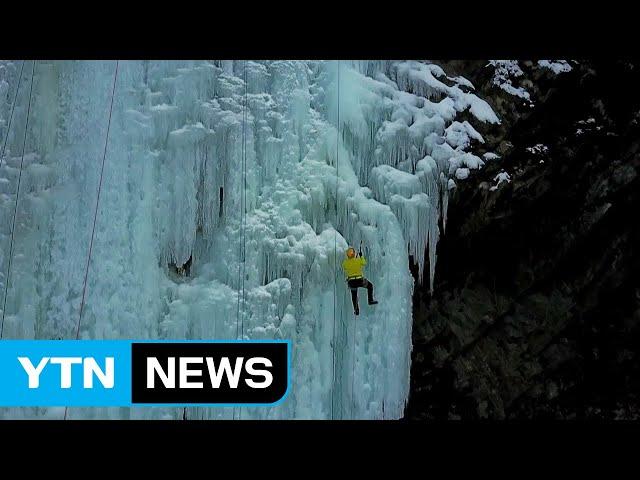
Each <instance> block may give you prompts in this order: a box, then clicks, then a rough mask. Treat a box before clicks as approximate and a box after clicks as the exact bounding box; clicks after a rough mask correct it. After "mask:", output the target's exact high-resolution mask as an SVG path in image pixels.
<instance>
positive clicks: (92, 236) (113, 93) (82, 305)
mask: <svg viewBox="0 0 640 480" xmlns="http://www.w3.org/2000/svg"><path fill="white" fill-rule="evenodd" d="M119 65H120V62H119V60H116V69H115V73H114V74H113V87H112V89H111V102H110V105H109V120H108V122H107V134H106V136H105V140H104V150H103V152H102V166H101V168H100V180H99V182H98V195H97V198H96V208H95V211H94V214H93V227H92V229H91V240H90V241H89V254H88V256H87V265H86V268H85V272H84V282H83V286H82V300H81V301H80V314H79V315H78V322H77V324H76V340H78V339H79V338H80V322H81V321H82V312H83V311H84V301H85V295H86V293H87V279H88V278H89V265H90V263H91V253H92V252H93V239H94V236H95V233H96V220H97V218H98V206H99V205H100V193H101V192H102V179H103V177H104V164H105V160H106V158H107V146H108V144H109V131H110V130H111V115H112V113H113V99H114V97H115V93H116V83H117V81H118V67H119ZM67 411H68V407H65V408H64V420H66V419H67Z"/></svg>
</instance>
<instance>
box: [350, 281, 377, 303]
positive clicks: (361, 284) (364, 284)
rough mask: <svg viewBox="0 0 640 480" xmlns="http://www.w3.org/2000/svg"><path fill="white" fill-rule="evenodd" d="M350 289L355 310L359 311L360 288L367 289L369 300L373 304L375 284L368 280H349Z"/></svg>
mask: <svg viewBox="0 0 640 480" xmlns="http://www.w3.org/2000/svg"><path fill="white" fill-rule="evenodd" d="M347 283H348V284H349V288H350V289H351V302H352V303H353V309H354V310H358V288H366V289H367V297H368V298H367V300H368V301H369V303H371V302H373V283H371V282H370V281H369V280H367V279H366V278H356V279H354V280H348V281H347Z"/></svg>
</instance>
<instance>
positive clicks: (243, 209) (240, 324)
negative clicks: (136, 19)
mask: <svg viewBox="0 0 640 480" xmlns="http://www.w3.org/2000/svg"><path fill="white" fill-rule="evenodd" d="M243 80H244V102H243V106H242V195H241V196H240V215H241V216H240V245H239V246H238V248H239V252H238V258H239V259H240V262H241V265H242V269H241V268H240V265H239V266H238V286H239V287H241V291H242V315H240V294H238V307H237V311H236V339H238V336H240V338H243V337H244V311H245V308H244V307H245V305H244V304H245V285H244V282H245V275H246V273H245V272H246V254H247V250H246V249H247V233H246V222H247V134H246V125H247V93H248V89H247V61H246V60H245V61H244V65H243ZM235 416H236V407H234V408H233V419H234V420H235ZM241 418H242V407H240V409H239V410H238V419H239V420H240V419H241Z"/></svg>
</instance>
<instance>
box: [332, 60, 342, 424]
mask: <svg viewBox="0 0 640 480" xmlns="http://www.w3.org/2000/svg"><path fill="white" fill-rule="evenodd" d="M337 98H338V109H337V110H338V115H337V117H338V118H337V125H336V212H335V213H336V226H335V229H334V230H335V233H334V237H333V335H332V336H333V338H332V343H331V349H332V353H333V354H332V356H331V369H332V371H333V381H332V382H331V419H332V420H333V419H334V411H333V403H334V402H333V400H334V390H335V384H336V307H337V295H338V293H337V292H338V275H337V269H336V260H337V257H338V230H337V228H338V174H339V168H340V149H339V145H340V60H338V81H337Z"/></svg>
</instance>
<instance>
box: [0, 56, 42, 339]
mask: <svg viewBox="0 0 640 480" xmlns="http://www.w3.org/2000/svg"><path fill="white" fill-rule="evenodd" d="M22 66H23V67H24V61H23V62H22ZM35 69H36V60H34V61H33V65H32V67H31V87H30V88H29V105H28V106H27V119H26V121H25V124H24V138H23V139H22V156H21V158H20V173H19V174H18V188H17V190H16V202H15V206H14V208H13V223H12V225H11V242H10V244H9V261H8V266H7V276H6V277H5V282H4V301H3V304H2V323H1V324H0V339H2V338H3V336H4V317H5V314H6V311H7V294H8V292H9V277H10V276H11V261H12V259H13V239H14V236H15V235H14V234H15V231H16V216H17V213H18V199H19V198H20V183H21V181H22V167H23V165H24V152H25V148H26V146H27V131H28V130H29V115H30V114H31V96H32V93H33V77H34V73H35ZM21 78H22V68H21V69H20V79H21ZM19 82H20V80H18V87H17V88H16V95H15V97H14V99H13V106H12V107H11V114H10V118H9V125H8V127H10V126H11V118H12V117H13V109H14V108H15V106H16V99H17V97H18V88H20V83H19ZM8 136H9V130H8V129H7V136H6V137H5V141H4V145H3V147H2V157H4V151H5V147H6V146H7V138H8ZM2 157H0V163H2V161H1V160H2Z"/></svg>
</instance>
